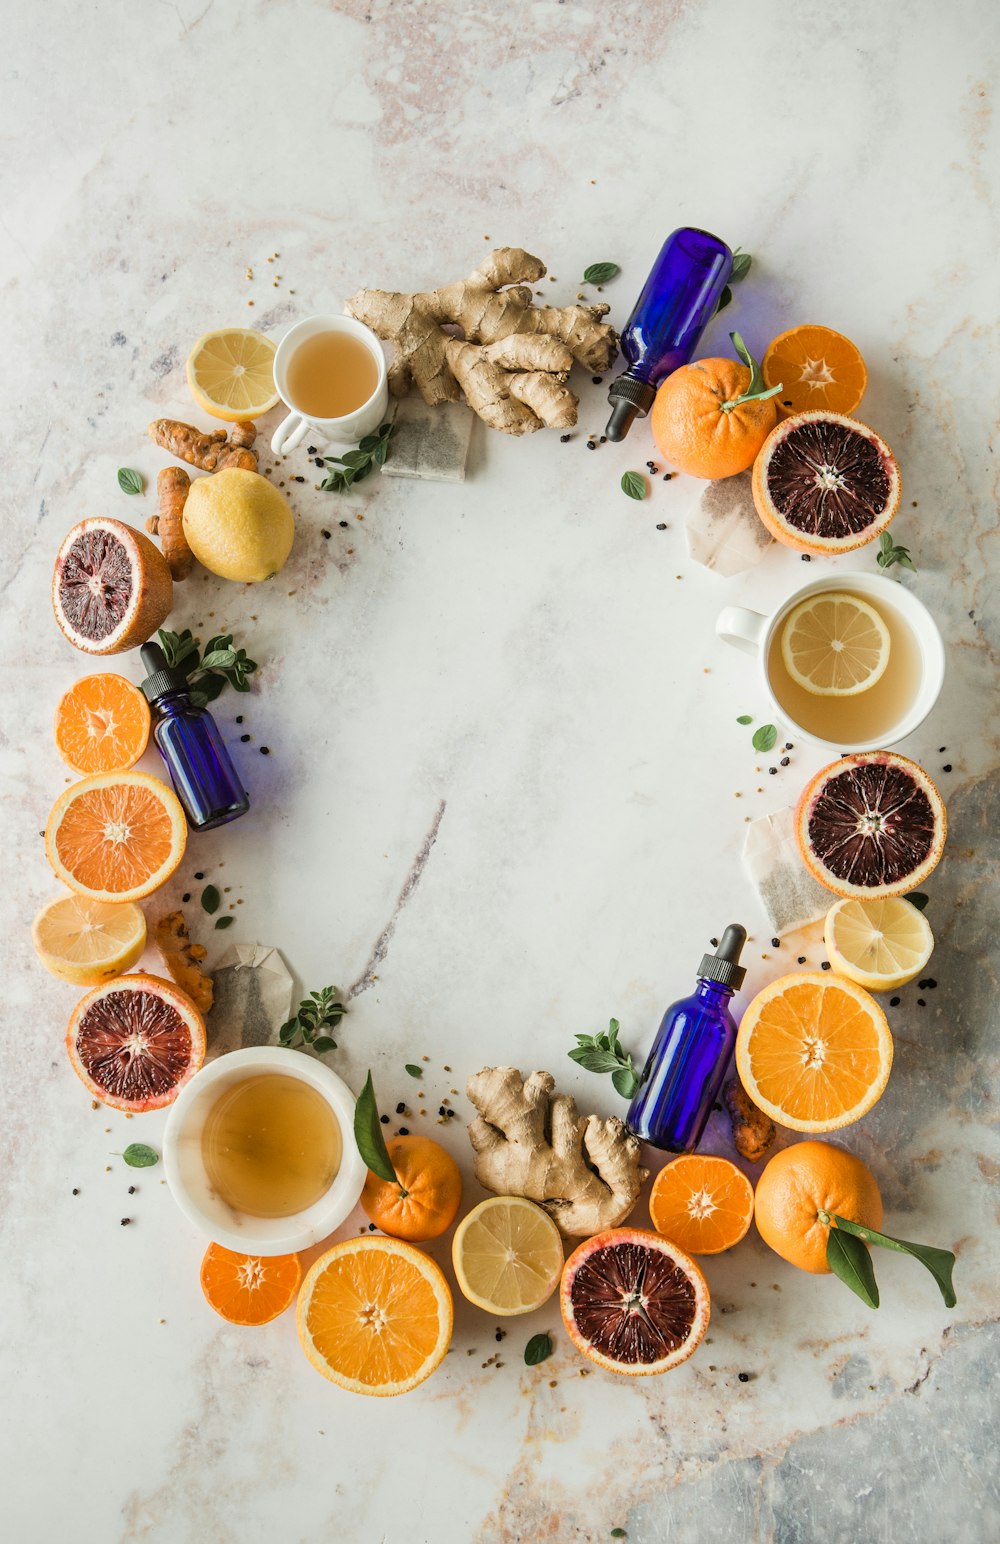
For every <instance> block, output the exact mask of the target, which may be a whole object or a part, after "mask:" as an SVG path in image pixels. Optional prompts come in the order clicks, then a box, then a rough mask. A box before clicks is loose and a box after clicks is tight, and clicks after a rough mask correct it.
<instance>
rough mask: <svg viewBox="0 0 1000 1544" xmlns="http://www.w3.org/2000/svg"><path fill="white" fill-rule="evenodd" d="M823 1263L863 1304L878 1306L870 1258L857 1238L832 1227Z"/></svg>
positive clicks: (871, 1306)
mask: <svg viewBox="0 0 1000 1544" xmlns="http://www.w3.org/2000/svg"><path fill="white" fill-rule="evenodd" d="M826 1263H827V1265H828V1266H829V1267H830V1269H831V1271H833V1274H834V1275H835V1276H839V1277H840V1279H841V1281H842V1282H843V1283H844V1284H845V1286H848V1287H850V1289H851V1291H852V1292H854V1293H856V1294H857V1296H858V1297H860V1299H861V1301H862V1302H863V1303H865V1304H867V1306H868V1307H869V1308H877V1307H878V1285H877V1283H876V1281H875V1272H874V1270H873V1269H872V1259H871V1255H870V1254H869V1253H868V1251H867V1249H866V1248H865V1246H864V1244H863V1243H862V1242H861V1240H860V1239H859V1238H855V1237H854V1236H853V1235H852V1234H850V1233H841V1232H840V1231H839V1230H838V1229H837V1228H831V1229H830V1233H829V1237H828V1238H827V1241H826Z"/></svg>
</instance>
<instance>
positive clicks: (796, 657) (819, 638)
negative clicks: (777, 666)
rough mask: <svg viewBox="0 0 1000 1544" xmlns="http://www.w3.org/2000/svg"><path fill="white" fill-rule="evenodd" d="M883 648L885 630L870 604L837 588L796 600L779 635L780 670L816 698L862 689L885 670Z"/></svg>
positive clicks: (886, 657)
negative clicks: (782, 662)
mask: <svg viewBox="0 0 1000 1544" xmlns="http://www.w3.org/2000/svg"><path fill="white" fill-rule="evenodd" d="M889 649H890V639H889V629H888V628H887V627H886V625H885V623H884V622H883V620H882V618H881V617H880V616H879V614H878V612H877V611H876V610H875V607H874V606H870V605H869V604H868V602H867V601H864V600H861V598H860V597H859V596H857V595H847V594H842V593H841V592H840V591H838V590H824V591H822V593H820V594H819V595H810V596H809V598H808V600H804V601H801V602H800V603H799V605H797V606H796V607H795V609H794V610H793V611H792V612H790V613H789V615H788V617H787V619H786V621H785V624H784V627H783V629H782V634H781V657H782V659H783V660H784V662H785V669H786V670H787V671H788V674H789V675H790V676H791V678H792V680H793V681H797V682H798V684H799V686H801V687H803V688H804V689H805V691H807V692H812V693H813V694H814V695H815V696H817V697H855V696H857V695H858V693H859V692H866V691H867V690H868V689H869V687H871V686H874V685H875V682H876V681H878V680H880V679H881V677H882V676H883V675H884V674H885V669H886V666H887V665H888V663H889Z"/></svg>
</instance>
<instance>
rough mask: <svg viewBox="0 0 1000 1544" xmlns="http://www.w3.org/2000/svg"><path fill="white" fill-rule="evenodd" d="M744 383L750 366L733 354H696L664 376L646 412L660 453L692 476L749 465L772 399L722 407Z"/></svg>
mask: <svg viewBox="0 0 1000 1544" xmlns="http://www.w3.org/2000/svg"><path fill="white" fill-rule="evenodd" d="M749 385H750V371H749V370H748V369H747V367H746V365H744V364H740V362H739V361H738V360H736V359H696V360H695V361H694V363H693V364H689V365H682V366H681V368H680V369H679V370H675V371H674V373H673V375H668V376H667V378H666V380H665V381H664V382H663V385H662V386H661V387H660V389H659V391H658V392H657V393H656V400H655V402H654V403H653V411H652V413H651V414H650V427H651V428H652V431H653V438H654V440H655V441H656V444H657V448H658V449H659V452H660V454H661V456H664V457H665V458H666V460H667V461H668V462H669V463H670V465H671V466H673V467H676V468H677V470H678V471H679V472H687V473H688V475H689V476H691V477H706V478H716V477H733V476H735V474H736V473H737V472H745V471H746V470H747V467H750V466H753V463H754V461H755V459H756V456H757V453H758V451H759V450H760V448H761V446H762V445H763V443H764V441H765V440H766V439H767V436H768V435H769V434H770V432H771V430H772V429H773V428H774V425H775V423H776V422H777V419H778V409H777V407H776V405H775V399H774V398H773V397H769V398H768V399H767V401H766V402H744V403H743V404H742V405H741V406H740V407H734V408H730V410H729V411H728V412H725V411H723V406H722V404H723V403H724V402H732V401H733V400H734V399H735V398H736V397H739V396H742V394H743V393H744V392H745V391H746V390H747V389H748V387H749Z"/></svg>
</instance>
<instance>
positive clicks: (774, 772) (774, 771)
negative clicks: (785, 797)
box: [767, 767, 778, 777]
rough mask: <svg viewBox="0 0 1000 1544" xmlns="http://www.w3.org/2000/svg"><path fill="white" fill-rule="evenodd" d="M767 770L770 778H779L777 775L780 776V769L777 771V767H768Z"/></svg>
mask: <svg viewBox="0 0 1000 1544" xmlns="http://www.w3.org/2000/svg"><path fill="white" fill-rule="evenodd" d="M767 770H768V775H769V776H770V777H777V775H778V769H777V767H768V769H767Z"/></svg>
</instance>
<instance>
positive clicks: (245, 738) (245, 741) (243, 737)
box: [240, 734, 250, 745]
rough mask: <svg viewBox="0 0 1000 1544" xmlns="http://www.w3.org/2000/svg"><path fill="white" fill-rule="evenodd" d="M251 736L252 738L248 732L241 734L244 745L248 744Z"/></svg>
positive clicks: (241, 741)
mask: <svg viewBox="0 0 1000 1544" xmlns="http://www.w3.org/2000/svg"><path fill="white" fill-rule="evenodd" d="M249 738H250V736H249V735H248V734H241V735H240V743H241V744H242V745H246V743H247V741H248V740H249Z"/></svg>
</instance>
